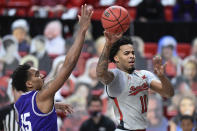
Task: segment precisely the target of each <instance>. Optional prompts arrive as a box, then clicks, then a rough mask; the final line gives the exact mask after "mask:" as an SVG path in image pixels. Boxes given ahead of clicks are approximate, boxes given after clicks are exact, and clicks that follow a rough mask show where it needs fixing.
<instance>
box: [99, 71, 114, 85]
mask: <svg viewBox="0 0 197 131" xmlns="http://www.w3.org/2000/svg"><path fill="white" fill-rule="evenodd" d="M98 79H99V80H100V81H101V82H102V83H103V84H105V85H108V84H109V83H111V82H112V81H113V79H114V74H113V72H111V71H107V72H106V73H105V74H104V75H103V76H100V77H99V78H98Z"/></svg>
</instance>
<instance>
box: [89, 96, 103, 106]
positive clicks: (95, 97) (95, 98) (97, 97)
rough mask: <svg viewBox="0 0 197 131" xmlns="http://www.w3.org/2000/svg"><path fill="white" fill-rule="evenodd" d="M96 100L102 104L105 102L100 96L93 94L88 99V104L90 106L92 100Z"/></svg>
mask: <svg viewBox="0 0 197 131" xmlns="http://www.w3.org/2000/svg"><path fill="white" fill-rule="evenodd" d="M95 101H99V102H100V104H101V105H103V102H102V100H101V99H100V98H99V96H92V97H90V99H89V100H88V104H87V106H88V107H89V106H90V105H91V103H92V102H95Z"/></svg>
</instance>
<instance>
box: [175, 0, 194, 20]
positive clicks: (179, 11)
mask: <svg viewBox="0 0 197 131" xmlns="http://www.w3.org/2000/svg"><path fill="white" fill-rule="evenodd" d="M173 12H174V13H173V16H174V20H178V21H193V20H195V19H196V4H195V0H177V4H176V5H175V7H174V9H173Z"/></svg>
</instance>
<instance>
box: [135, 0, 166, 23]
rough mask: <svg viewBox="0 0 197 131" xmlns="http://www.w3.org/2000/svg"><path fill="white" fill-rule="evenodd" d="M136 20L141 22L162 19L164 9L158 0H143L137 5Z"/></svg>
mask: <svg viewBox="0 0 197 131" xmlns="http://www.w3.org/2000/svg"><path fill="white" fill-rule="evenodd" d="M136 19H137V20H139V21H141V22H147V21H153V20H154V21H157V20H164V10H163V6H162V5H161V3H160V1H157V0H143V2H141V3H140V4H139V5H138V6H137V18H136Z"/></svg>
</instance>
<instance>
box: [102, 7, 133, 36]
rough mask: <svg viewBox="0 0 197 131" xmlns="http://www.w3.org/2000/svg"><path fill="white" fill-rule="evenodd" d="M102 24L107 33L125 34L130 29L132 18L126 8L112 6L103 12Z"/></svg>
mask: <svg viewBox="0 0 197 131" xmlns="http://www.w3.org/2000/svg"><path fill="white" fill-rule="evenodd" d="M101 23H102V26H103V28H104V29H105V31H107V32H109V33H112V34H118V33H123V32H125V31H127V29H128V28H129V25H130V16H129V13H128V11H127V10H126V9H125V8H124V7H122V6H110V7H109V8H107V9H106V10H105V11H104V12H103V14H102V17H101Z"/></svg>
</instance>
